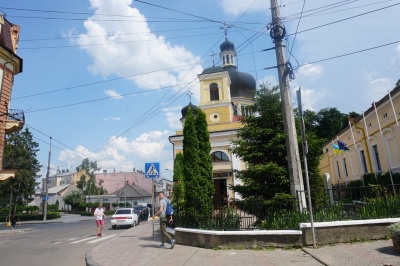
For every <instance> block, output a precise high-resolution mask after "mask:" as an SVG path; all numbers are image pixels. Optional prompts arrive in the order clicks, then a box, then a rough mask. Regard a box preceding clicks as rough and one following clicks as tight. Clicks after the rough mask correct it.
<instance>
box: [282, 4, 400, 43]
mask: <svg viewBox="0 0 400 266" xmlns="http://www.w3.org/2000/svg"><path fill="white" fill-rule="evenodd" d="M397 5H400V3H397V4H393V5H390V6H386V7H382V8H378V9H375V10H371V11H368V12H364V13H361V14H358V15H355V16H351V17H347V18H344V19H339V20H336V21H332V22H329V23H326V24H322V25H319V26H316V27H312V28H309V29H306V30H302V31H299V32H297V33H296V34H299V33H303V32H307V31H310V30H315V29H318V28H322V27H325V26H329V25H332V24H336V23H339V22H343V21H346V20H350V19H353V18H357V17H361V16H364V15H367V14H371V13H374V12H377V11H381V10H384V9H387V8H391V7H394V6H397ZM294 34H295V33H291V34H287V35H286V36H290V35H294Z"/></svg>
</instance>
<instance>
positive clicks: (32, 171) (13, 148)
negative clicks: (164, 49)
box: [0, 128, 41, 212]
mask: <svg viewBox="0 0 400 266" xmlns="http://www.w3.org/2000/svg"><path fill="white" fill-rule="evenodd" d="M38 147H39V144H38V143H36V142H35V141H33V136H32V133H31V132H30V131H29V129H28V128H25V130H23V131H20V132H15V133H12V134H10V135H9V136H8V137H7V139H6V141H5V147H4V156H3V157H4V159H3V169H5V170H17V172H16V173H15V178H10V179H8V180H7V181H6V182H1V183H0V198H2V199H5V198H7V199H9V204H10V211H11V210H12V211H13V212H15V211H16V208H17V206H18V205H21V206H26V205H27V204H28V203H29V202H31V201H32V200H33V199H34V198H32V195H34V194H35V187H36V186H37V185H38V184H39V183H38V182H36V178H37V173H38V172H39V171H40V167H41V165H40V164H39V161H38V160H37V159H36V153H37V152H38V151H39V149H38Z"/></svg>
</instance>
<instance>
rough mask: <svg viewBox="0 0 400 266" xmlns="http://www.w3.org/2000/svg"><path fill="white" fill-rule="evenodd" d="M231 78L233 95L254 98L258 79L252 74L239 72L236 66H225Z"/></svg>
mask: <svg viewBox="0 0 400 266" xmlns="http://www.w3.org/2000/svg"><path fill="white" fill-rule="evenodd" d="M225 70H226V71H228V73H229V78H230V79H231V86H230V89H231V97H245V98H253V97H254V95H255V92H256V89H257V84H256V80H255V79H254V77H253V76H252V75H250V74H247V73H243V72H239V71H237V70H236V68H235V67H225Z"/></svg>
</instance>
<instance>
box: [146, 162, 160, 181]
mask: <svg viewBox="0 0 400 266" xmlns="http://www.w3.org/2000/svg"><path fill="white" fill-rule="evenodd" d="M144 172H145V174H144V176H145V177H146V178H159V177H160V163H145V164H144Z"/></svg>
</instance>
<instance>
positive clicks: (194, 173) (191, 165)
mask: <svg viewBox="0 0 400 266" xmlns="http://www.w3.org/2000/svg"><path fill="white" fill-rule="evenodd" d="M199 160H200V158H199V141H198V139H197V132H196V127H195V118H194V116H193V110H192V108H191V107H189V109H188V112H187V114H186V119H185V126H184V128H183V177H184V180H183V185H184V190H185V212H186V218H187V221H190V222H191V223H192V226H194V227H197V226H198V225H199V224H200V217H199V213H200V212H201V210H200V206H201V200H203V199H202V196H201V191H202V187H201V183H200V180H201V178H200V169H199V165H200V163H199Z"/></svg>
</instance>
